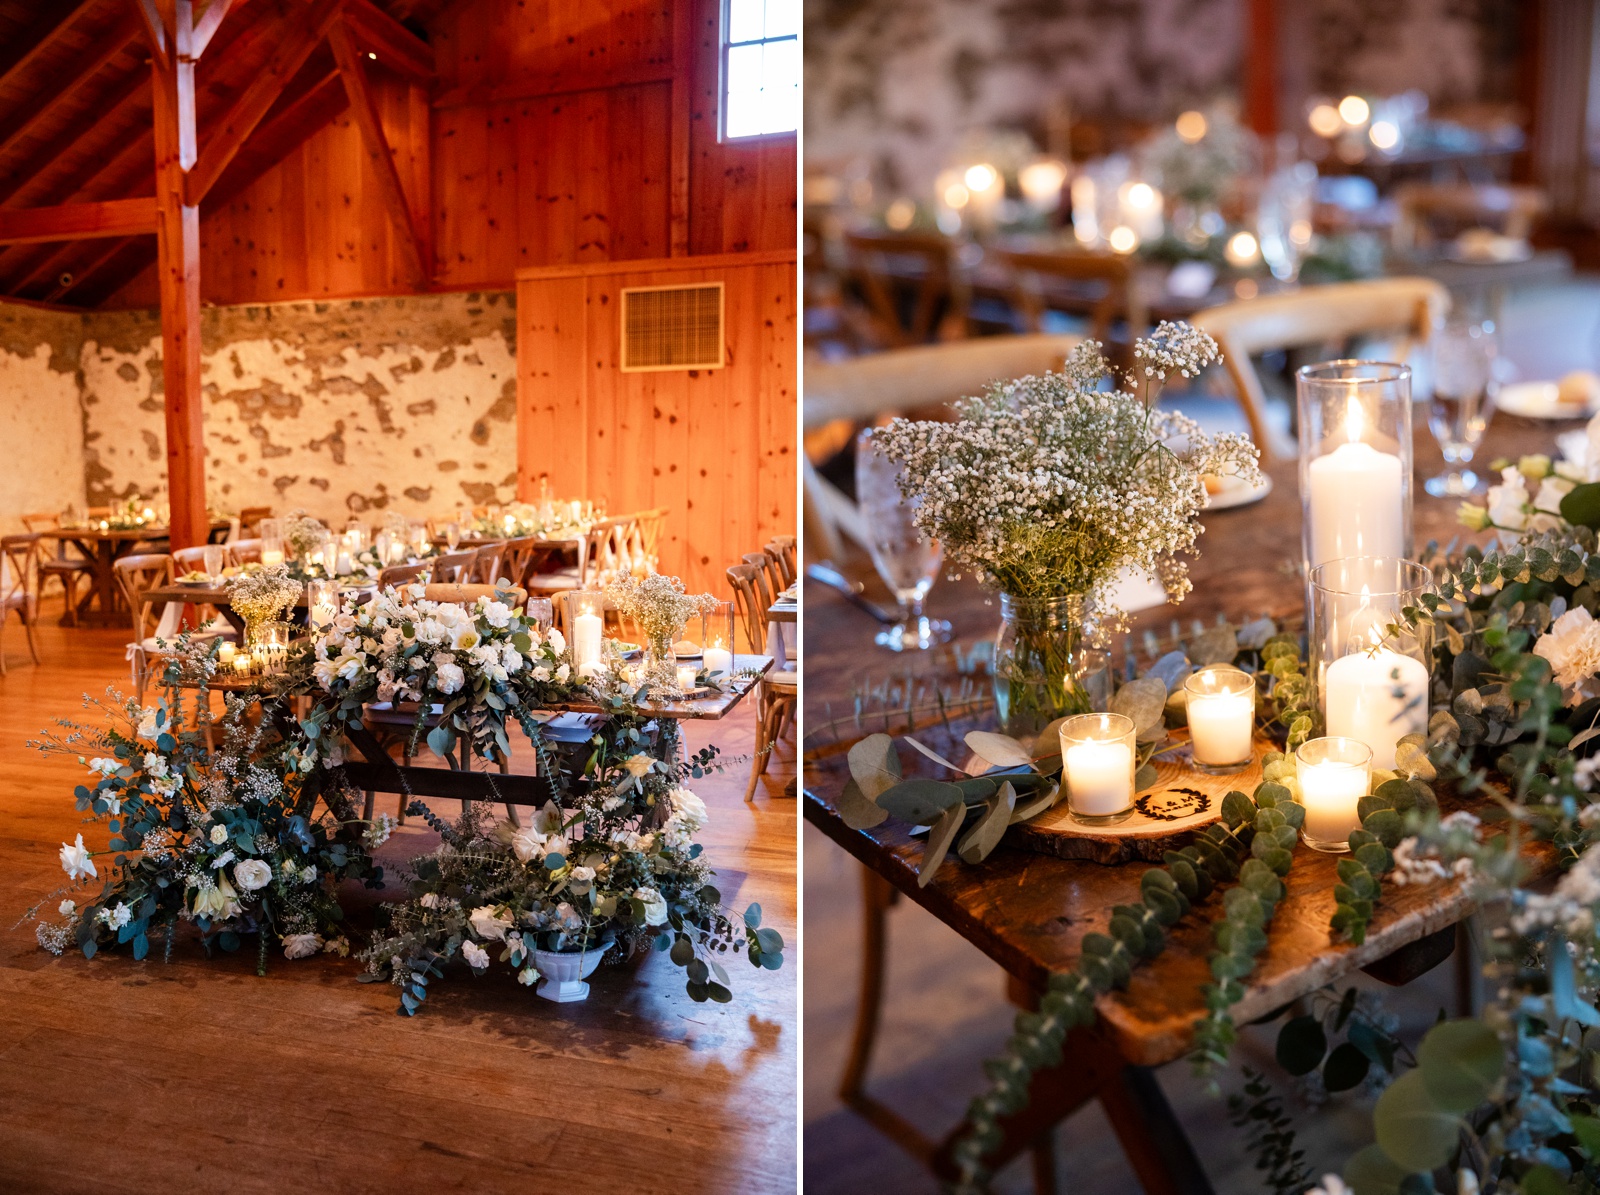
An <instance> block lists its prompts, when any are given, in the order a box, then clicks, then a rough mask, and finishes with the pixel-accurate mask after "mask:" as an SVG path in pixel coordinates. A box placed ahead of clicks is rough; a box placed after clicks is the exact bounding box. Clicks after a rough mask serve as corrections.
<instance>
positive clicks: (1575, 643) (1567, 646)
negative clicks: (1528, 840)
mask: <svg viewBox="0 0 1600 1195" xmlns="http://www.w3.org/2000/svg"><path fill="white" fill-rule="evenodd" d="M1533 654H1534V655H1536V656H1540V657H1542V658H1544V659H1546V660H1548V661H1550V671H1551V679H1552V680H1554V681H1555V682H1556V683H1557V684H1558V685H1560V686H1561V688H1562V691H1563V692H1564V693H1565V694H1566V697H1567V704H1568V705H1577V704H1579V703H1580V702H1582V701H1584V700H1585V699H1587V698H1589V697H1600V680H1597V678H1596V674H1597V673H1600V622H1596V621H1595V619H1594V616H1593V615H1591V614H1590V613H1589V611H1587V610H1585V609H1584V608H1583V607H1582V606H1578V607H1577V608H1575V609H1572V610H1568V611H1567V612H1566V613H1565V614H1563V615H1562V616H1561V617H1560V618H1558V619H1556V620H1555V622H1553V623H1552V624H1551V625H1550V629H1549V630H1548V631H1547V632H1545V633H1544V634H1543V635H1541V636H1539V641H1538V642H1537V643H1535V644H1534V645H1533ZM65 849H66V848H65V847H63V848H62V850H63V851H65Z"/></svg>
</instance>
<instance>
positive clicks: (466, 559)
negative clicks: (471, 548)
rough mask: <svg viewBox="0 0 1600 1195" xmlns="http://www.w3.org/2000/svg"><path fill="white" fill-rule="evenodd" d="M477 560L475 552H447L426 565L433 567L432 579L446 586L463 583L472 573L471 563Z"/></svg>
mask: <svg viewBox="0 0 1600 1195" xmlns="http://www.w3.org/2000/svg"><path fill="white" fill-rule="evenodd" d="M477 559H478V554H477V553H476V552H447V553H445V554H444V555H442V556H435V557H434V558H433V559H432V560H430V561H429V562H428V563H429V564H431V565H432V566H433V573H432V576H433V579H434V580H435V581H438V582H442V583H448V584H458V583H461V582H464V581H466V580H467V579H468V577H469V576H470V575H471V573H472V566H473V562H474V561H476V560H477Z"/></svg>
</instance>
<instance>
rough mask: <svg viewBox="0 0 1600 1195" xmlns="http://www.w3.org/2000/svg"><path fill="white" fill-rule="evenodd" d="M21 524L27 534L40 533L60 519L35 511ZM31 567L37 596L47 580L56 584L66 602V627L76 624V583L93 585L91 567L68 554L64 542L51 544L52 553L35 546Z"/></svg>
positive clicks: (80, 558)
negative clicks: (35, 550)
mask: <svg viewBox="0 0 1600 1195" xmlns="http://www.w3.org/2000/svg"><path fill="white" fill-rule="evenodd" d="M22 525H23V526H24V527H26V528H27V529H28V531H29V532H30V533H36V532H43V531H48V530H51V529H52V528H55V527H59V526H61V516H60V515H59V514H56V513H55V512H54V511H35V512H34V513H32V514H25V515H23V516H22ZM35 567H36V568H37V570H38V573H37V576H38V582H39V585H38V596H39V597H43V596H44V592H43V591H44V586H45V583H46V582H47V581H59V582H60V583H61V593H62V596H63V597H64V598H65V600H66V606H67V608H66V621H67V625H68V626H74V627H75V626H77V625H78V583H79V582H80V581H81V582H83V583H84V584H85V585H92V584H93V583H94V565H93V564H92V563H91V562H90V561H88V560H85V559H84V558H83V557H81V556H79V555H78V554H77V553H75V552H73V551H70V550H69V549H68V547H67V541H66V540H64V539H58V540H56V541H55V551H54V552H51V551H48V550H47V549H46V548H45V546H44V541H43V540H41V541H40V544H39V551H38V553H37V555H36V560H35Z"/></svg>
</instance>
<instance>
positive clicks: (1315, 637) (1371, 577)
mask: <svg viewBox="0 0 1600 1195" xmlns="http://www.w3.org/2000/svg"><path fill="white" fill-rule="evenodd" d="M1432 585H1433V574H1432V573H1430V572H1429V571H1428V569H1426V568H1425V567H1423V566H1422V565H1420V564H1418V563H1416V562H1415V561H1413V560H1396V559H1391V558H1388V557H1369V556H1357V557H1351V558H1347V559H1343V560H1330V561H1329V562H1328V563H1326V564H1322V565H1318V566H1317V567H1316V568H1314V569H1312V570H1311V635H1310V644H1309V646H1310V665H1311V672H1310V675H1311V680H1312V684H1313V686H1314V690H1313V692H1314V699H1315V701H1316V704H1317V708H1318V709H1320V710H1321V711H1322V717H1323V726H1324V729H1326V731H1327V733H1328V734H1330V735H1333V736H1335V737H1344V738H1352V739H1359V740H1360V741H1361V742H1363V743H1365V744H1366V745H1367V746H1368V747H1370V748H1371V749H1372V766H1373V767H1375V768H1383V769H1385V770H1388V771H1392V770H1393V769H1394V767H1395V748H1396V746H1397V745H1398V743H1399V741H1400V740H1401V739H1402V738H1404V737H1405V736H1406V735H1408V734H1417V733H1422V732H1424V731H1426V730H1427V728H1428V697H1429V694H1428V690H1429V683H1430V679H1431V664H1432V660H1433V634H1432V624H1431V623H1429V622H1427V621H1426V620H1421V619H1418V620H1416V621H1412V620H1411V619H1408V618H1407V617H1406V611H1407V610H1418V609H1420V608H1421V606H1422V596H1423V594H1424V593H1426V592H1427V591H1428V590H1429V588H1430V587H1431V586H1432Z"/></svg>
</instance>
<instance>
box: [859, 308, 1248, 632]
mask: <svg viewBox="0 0 1600 1195" xmlns="http://www.w3.org/2000/svg"><path fill="white" fill-rule="evenodd" d="M1135 357H1136V360H1137V361H1138V363H1139V366H1140V368H1141V370H1142V372H1143V374H1144V376H1145V378H1146V379H1150V380H1151V381H1153V382H1154V383H1156V384H1159V382H1160V380H1162V379H1163V378H1164V377H1165V376H1166V375H1168V374H1172V373H1178V374H1181V375H1183V376H1185V377H1193V376H1195V375H1196V374H1198V373H1199V371H1200V370H1201V369H1203V368H1205V366H1207V365H1209V364H1211V363H1212V362H1213V361H1215V360H1217V359H1218V353H1217V346H1216V344H1215V342H1214V341H1212V340H1211V338H1210V337H1209V336H1206V335H1205V334H1204V333H1202V332H1199V331H1196V330H1195V329H1193V328H1189V327H1187V326H1186V325H1175V324H1166V323H1163V324H1162V325H1160V326H1159V327H1158V328H1157V329H1156V331H1155V333H1154V335H1153V336H1152V337H1150V338H1149V339H1148V340H1141V341H1140V342H1139V343H1138V345H1137V346H1136V348H1135ZM1109 376H1110V367H1109V366H1108V365H1107V364H1106V361H1105V359H1104V357H1102V356H1101V353H1100V346H1099V345H1097V344H1095V343H1093V342H1088V343H1085V344H1082V345H1080V346H1079V347H1078V348H1077V349H1075V350H1074V351H1073V353H1072V355H1071V356H1070V357H1069V358H1068V360H1067V363H1066V366H1065V368H1064V369H1063V371H1062V372H1061V373H1051V374H1045V375H1044V376H1043V377H1025V378H1020V379H1018V380H1016V381H1013V382H1003V383H997V384H996V385H995V386H993V387H992V388H991V389H990V391H989V392H988V394H986V395H984V396H983V397H982V398H969V399H965V400H963V401H962V402H960V403H958V404H957V412H958V414H959V416H960V418H959V419H957V420H955V421H953V422H940V421H918V420H909V419H903V418H902V419H895V420H894V421H893V422H892V423H890V424H889V426H888V427H886V428H881V429H879V430H877V431H875V432H874V433H873V440H874V441H875V443H876V444H877V445H878V446H879V448H880V449H881V450H882V451H883V452H884V454H885V455H887V456H888V457H889V458H890V459H892V460H895V461H899V462H901V463H902V464H903V465H904V471H903V473H902V477H901V482H900V486H901V491H902V493H903V494H904V495H905V497H906V500H907V501H909V502H912V503H913V504H914V505H915V515H914V517H915V520H916V523H917V526H918V527H919V528H920V529H921V530H922V532H923V533H924V534H925V535H927V536H928V537H929V538H931V539H936V540H938V541H939V543H940V544H941V546H942V547H943V549H944V554H945V559H946V561H947V562H949V563H950V564H951V565H952V566H953V567H954V568H955V569H957V570H961V569H968V570H972V571H975V572H976V573H977V574H978V575H979V577H980V578H981V579H982V580H983V581H985V582H986V583H988V584H990V585H993V586H996V587H998V588H999V589H1001V590H1003V591H1005V592H1006V593H1010V594H1013V595H1017V596H1021V597H1030V598H1031V597H1045V596H1056V595H1063V594H1073V593H1077V594H1090V593H1098V594H1099V596H1100V597H1101V598H1102V599H1103V598H1104V596H1105V592H1106V589H1107V587H1108V586H1109V585H1110V583H1111V582H1112V581H1113V580H1114V579H1115V578H1116V577H1117V575H1118V574H1119V573H1120V572H1121V571H1122V570H1124V569H1128V568H1132V569H1135V570H1140V571H1143V572H1145V573H1148V574H1151V575H1159V576H1160V577H1161V579H1162V581H1163V582H1164V584H1165V585H1166V588H1167V590H1168V593H1169V595H1170V596H1171V597H1172V599H1173V600H1178V599H1180V598H1182V596H1183V595H1184V594H1185V593H1187V592H1188V589H1189V582H1188V573H1187V568H1186V566H1185V565H1184V563H1183V562H1182V561H1181V560H1179V559H1177V557H1178V554H1180V553H1184V552H1187V551H1189V550H1191V549H1192V548H1193V547H1194V544H1195V538H1196V536H1197V534H1198V532H1199V525H1198V524H1197V522H1196V521H1195V515H1196V514H1198V513H1199V511H1200V509H1201V508H1202V506H1203V505H1204V503H1205V500H1206V499H1205V489H1204V486H1203V484H1202V478H1203V477H1204V476H1205V475H1208V474H1214V475H1219V476H1220V475H1233V476H1238V477H1240V478H1243V479H1244V480H1245V481H1246V482H1249V483H1251V484H1255V483H1257V482H1258V481H1259V479H1260V473H1259V470H1258V467H1257V460H1258V454H1257V452H1256V449H1255V447H1254V445H1252V444H1251V443H1250V442H1249V440H1248V439H1247V438H1245V437H1243V436H1237V435H1219V436H1208V435H1206V434H1205V433H1203V432H1202V431H1201V430H1200V428H1199V426H1198V425H1197V424H1195V423H1194V422H1193V421H1192V420H1190V419H1186V418H1185V417H1183V416H1182V415H1179V414H1176V413H1169V412H1165V411H1158V410H1154V409H1152V408H1151V407H1150V406H1149V405H1148V402H1147V401H1141V399H1140V398H1139V397H1136V396H1135V394H1134V393H1132V391H1133V390H1134V389H1136V388H1137V385H1138V384H1137V383H1136V381H1135V379H1132V378H1130V379H1127V388H1126V389H1124V390H1117V389H1106V388H1104V383H1105V380H1106V379H1107V378H1108V377H1109ZM1145 389H1147V390H1151V389H1153V386H1150V385H1146V386H1145ZM1148 397H1149V396H1148V395H1147V398H1148ZM1108 608H1109V607H1107V606H1106V605H1105V604H1104V603H1102V609H1108Z"/></svg>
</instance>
